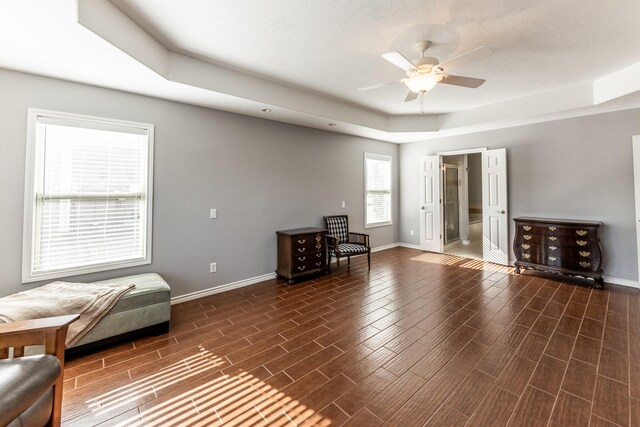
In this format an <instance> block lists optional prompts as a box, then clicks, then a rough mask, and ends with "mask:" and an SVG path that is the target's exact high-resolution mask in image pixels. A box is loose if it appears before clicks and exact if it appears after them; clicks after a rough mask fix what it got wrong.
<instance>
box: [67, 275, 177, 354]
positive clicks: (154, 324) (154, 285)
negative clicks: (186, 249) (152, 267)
mask: <svg viewBox="0 0 640 427" xmlns="http://www.w3.org/2000/svg"><path fill="white" fill-rule="evenodd" d="M95 283H133V284H135V287H134V288H133V289H131V290H130V291H129V292H127V293H126V294H124V295H123V296H122V297H121V298H120V299H119V300H118V302H117V303H116V304H115V305H114V306H113V308H111V310H109V312H108V313H107V314H106V315H105V316H104V317H103V318H102V319H100V321H99V322H98V323H96V324H95V326H94V327H93V328H91V330H90V331H89V332H87V334H86V335H85V336H84V337H82V339H80V341H78V342H77V343H76V344H75V345H74V346H73V347H71V348H68V349H67V354H68V355H69V354H71V355H72V354H76V353H80V352H84V351H86V350H90V349H92V348H95V347H98V346H101V345H104V344H109V343H112V342H115V341H120V340H123V339H126V338H128V337H133V336H138V335H142V334H156V335H159V334H163V333H166V332H168V331H169V319H170V317H171V305H170V300H171V290H170V288H169V285H168V284H167V282H165V281H164V279H163V278H162V277H160V275H158V274H155V273H147V274H139V275H136V276H127V277H120V278H117V279H111V280H103V281H100V282H95Z"/></svg>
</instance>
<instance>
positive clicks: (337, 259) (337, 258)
mask: <svg viewBox="0 0 640 427" xmlns="http://www.w3.org/2000/svg"><path fill="white" fill-rule="evenodd" d="M336 267H337V268H338V271H340V257H339V256H338V255H336Z"/></svg>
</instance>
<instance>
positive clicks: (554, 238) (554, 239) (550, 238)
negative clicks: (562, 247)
mask: <svg viewBox="0 0 640 427" xmlns="http://www.w3.org/2000/svg"><path fill="white" fill-rule="evenodd" d="M549 240H551V241H552V242H555V241H556V240H558V238H557V237H554V236H551V237H549Z"/></svg>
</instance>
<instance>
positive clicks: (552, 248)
mask: <svg viewBox="0 0 640 427" xmlns="http://www.w3.org/2000/svg"><path fill="white" fill-rule="evenodd" d="M549 249H551V250H552V251H555V250H556V249H558V247H557V246H549Z"/></svg>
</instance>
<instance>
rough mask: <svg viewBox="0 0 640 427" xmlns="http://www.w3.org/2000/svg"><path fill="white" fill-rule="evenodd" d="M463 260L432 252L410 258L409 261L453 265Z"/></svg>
mask: <svg viewBox="0 0 640 427" xmlns="http://www.w3.org/2000/svg"><path fill="white" fill-rule="evenodd" d="M463 259H464V258H462V257H459V256H455V255H446V254H436V253H433V252H425V253H423V254H422V255H418V256H417V257H413V258H411V261H420V262H428V263H430V264H440V265H454V264H457V263H458V262H460V261H462V260H463Z"/></svg>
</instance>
